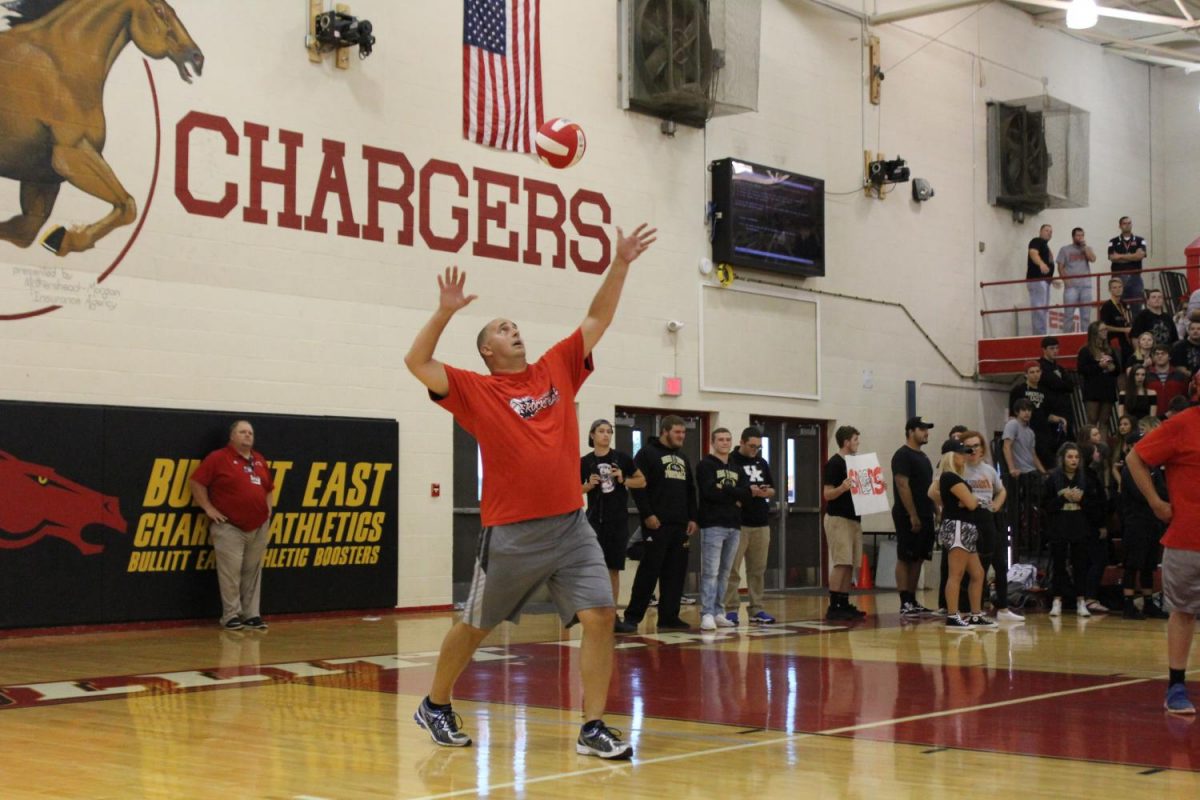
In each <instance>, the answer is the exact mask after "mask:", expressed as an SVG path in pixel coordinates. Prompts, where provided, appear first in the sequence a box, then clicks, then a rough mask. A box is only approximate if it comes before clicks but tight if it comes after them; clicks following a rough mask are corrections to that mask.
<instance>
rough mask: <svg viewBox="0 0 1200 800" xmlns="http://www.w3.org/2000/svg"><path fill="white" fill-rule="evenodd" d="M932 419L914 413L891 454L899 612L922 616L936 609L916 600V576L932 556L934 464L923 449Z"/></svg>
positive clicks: (927, 440)
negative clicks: (903, 439)
mask: <svg viewBox="0 0 1200 800" xmlns="http://www.w3.org/2000/svg"><path fill="white" fill-rule="evenodd" d="M932 427H933V423H931V422H926V421H925V420H923V419H921V418H920V417H912V418H911V419H909V420H908V422H906V423H905V424H904V436H905V442H904V445H903V446H901V447H900V449H899V450H897V451H896V452H895V454H894V455H893V456H892V480H893V481H894V482H895V484H896V495H895V504H894V505H893V506H892V524H893V525H894V526H895V527H896V590H897V591H898V592H899V593H900V614H901V615H903V616H906V617H919V616H921V615H923V614H930V615H932V614H933V613H934V612H933V611H931V610H930V609H928V608H925V607H924V606H922V605H921V604H920V603H918V602H917V580H918V579H919V578H920V576H921V567H922V566H923V562H925V561H929V560H930V559H931V558H933V536H934V530H933V501H932V500H930V499H929V495H928V492H929V486H930V484H932V483H933V465H932V464H930V463H929V458H928V457H926V455H925V454H924V453H922V452H921V448H922V447H923V446H924V445H926V444H928V443H929V429H930V428H932Z"/></svg>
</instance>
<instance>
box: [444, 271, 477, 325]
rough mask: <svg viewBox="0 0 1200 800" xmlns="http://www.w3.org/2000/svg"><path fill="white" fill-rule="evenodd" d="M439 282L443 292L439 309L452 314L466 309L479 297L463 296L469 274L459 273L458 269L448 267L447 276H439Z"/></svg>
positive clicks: (472, 295)
mask: <svg viewBox="0 0 1200 800" xmlns="http://www.w3.org/2000/svg"><path fill="white" fill-rule="evenodd" d="M437 282H438V289H439V290H440V292H441V294H440V296H439V297H438V307H439V308H441V309H443V310H445V311H449V312H450V313H451V314H453V313H454V312H456V311H458V310H459V309H462V308H466V307H467V306H469V305H470V304H471V302H472V301H473V300H475V299H476V298H477V297H479V295H476V294H463V287H464V286H465V285H466V283H467V273H466V272H459V271H458V267H446V274H445V276H442V275H438V279H437Z"/></svg>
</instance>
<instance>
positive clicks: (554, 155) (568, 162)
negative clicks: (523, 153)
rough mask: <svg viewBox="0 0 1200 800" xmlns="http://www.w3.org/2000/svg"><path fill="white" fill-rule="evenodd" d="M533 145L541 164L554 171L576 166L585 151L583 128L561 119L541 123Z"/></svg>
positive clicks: (556, 118) (585, 141)
mask: <svg viewBox="0 0 1200 800" xmlns="http://www.w3.org/2000/svg"><path fill="white" fill-rule="evenodd" d="M535 143H536V145H537V153H538V157H539V158H541V159H542V163H544V164H546V165H548V166H551V167H554V168H555V169H566V168H567V167H572V166H574V165H576V164H578V163H579V159H581V158H583V151H584V150H586V149H587V137H586V136H584V135H583V128H581V127H579V126H578V125H577V124H575V123H574V122H571V120H569V119H563V118H562V117H555V118H554V119H548V120H546V121H545V122H543V123H542V126H541V127H540V128H538V132H537V139H536V141H535Z"/></svg>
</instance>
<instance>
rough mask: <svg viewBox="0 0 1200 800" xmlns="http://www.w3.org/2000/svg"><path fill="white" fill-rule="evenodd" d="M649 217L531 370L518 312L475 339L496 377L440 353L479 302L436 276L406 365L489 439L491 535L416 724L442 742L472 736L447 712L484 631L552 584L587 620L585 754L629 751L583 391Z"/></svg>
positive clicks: (485, 451)
mask: <svg viewBox="0 0 1200 800" xmlns="http://www.w3.org/2000/svg"><path fill="white" fill-rule="evenodd" d="M654 234H655V230H654V229H649V230H647V228H646V226H645V225H639V226H638V227H637V229H635V230H634V231H633V233H632V234H630V235H629V236H625V235H624V234H623V233H622V232H621V229H620V228H617V241H616V248H615V250H616V257H615V259H614V260H613V262H612V264H611V265H610V266H609V268H608V271H607V273H606V274H605V276H604V281H603V282H602V283H601V284H600V288H599V289H598V290H597V292H596V295H595V297H594V298H593V299H592V303H591V306H590V307H589V308H588V311H587V315H586V316H585V317H584V319H583V322H582V323H581V324H580V325H579V327H578V328H577V329H576V330H575V331H573V332H572V333H571V334H570V335H569V336H567V338H565V339H563V340H562V341H560V342H559V343H558V344H556V345H554V346H553V347H551V348H550V349H549V350H547V351H546V353H545V354H544V355H543V356H542V357H541V359H539V360H538V361H536V362H534V363H532V364H530V363H529V362H528V361H527V360H526V356H525V341H524V340H523V339H522V338H521V333H520V331H519V330H518V328H517V325H516V323H515V322H513V321H512V320H508V319H504V318H497V319H493V320H492V321H491V322H489V323H488V324H487V325H485V326H483V330H481V331H480V332H479V335H478V336H477V337H476V339H475V346H476V348H477V349H478V351H479V355H480V356H481V357H482V358H483V363H484V364H485V365H486V366H487V369H488V372H489V373H490V374H488V375H481V374H479V373H475V372H468V371H466V370H461V369H456V368H455V367H451V366H449V365H446V364H443V363H442V362H440V361H438V360H436V359H435V358H434V357H433V353H434V350H435V348H436V347H437V343H438V340H439V339H440V338H441V335H442V332H443V331H444V330H445V328H446V325H447V324H448V323H449V322H450V318H451V317H453V316H454V314H455V313H456V312H458V311H460V310H461V309H463V308H465V307H466V306H467V305H469V304H470V303H471V302H472V301H473V300H475V299H476V296H475V295H468V294H465V293H464V285H465V283H466V278H467V276H466V273H465V272H459V270H458V267H453V268H450V267H447V268H446V271H445V275H444V276H438V288H439V290H440V297H439V300H438V307H437V310H436V311H434V312H433V316H432V317H431V318H430V320H429V321H428V322H427V323H426V324H425V327H423V328H422V329H421V330H420V332H419V333H417V336H416V339H414V340H413V343H412V347H411V348H410V349H409V351H408V354H407V355H406V356H405V357H404V363H405V365H406V366H407V367H408V369H409V371H410V372H412V374H413V375H414V376H416V378H417V380H419V381H420V382H421V383H423V384H424V385H425V387H426V388H427V389H429V394H430V398H431V399H432V400H433V401H434V402H435V403H437V404H438V405H440V406H441V407H442V408H444V409H446V410H447V411H449V412H450V413H451V414H453V415H454V419H455V420H456V421H457V422H458V424H459V425H461V426H462V427H463V428H464V429H465V430H467V432H469V433H470V434H471V435H473V436H474V437H475V439H476V440H477V441H478V442H479V449H480V453H481V454H482V458H483V497H482V500H481V502H480V512H481V516H482V522H483V529H482V530H481V531H480V534H479V547H478V550H477V555H476V561H475V577H474V578H473V579H472V581H471V591H470V594H469V595H468V597H467V603H466V606H465V607H464V609H463V614H462V618H461V619H460V620H459V621H458V622H457V623H455V625H454V626H453V627H452V628H451V629H450V631H449V632H448V633H447V634H446V637H445V639H444V640H443V641H442V648H441V653H440V654H439V656H438V661H437V668H436V670H435V673H434V677H433V684H432V686H431V687H430V690H429V694H428V696H426V697H425V699H424V700H422V701H421V704H420V706H419V707H418V708H417V711H416V713H415V714H413V718H414V719H415V720H416V722H417V724H418V725H420V726H421V727H422V728H424V729H425V730H426V731H428V732H429V735H430V737H431V738H432V739H433V741H434V742H436V743H437V744H439V745H442V746H445V747H466V746H468V745H470V744H471V738H470V737H469V736H467V734H466V733H464V732H463V731H462V730H460V727H461V725H462V721H461V719H460V718H459V717H458V715H457V714H455V713H454V711H453V709H452V708H451V694H452V692H453V689H454V684H455V682H456V681H457V679H458V676H459V675H460V674H462V671H463V670H464V669H465V668H466V666H467V664H468V663H469V662H470V661H471V656H472V655H473V654H474V652H475V650H476V648H478V647H479V644H480V643H481V642H482V641H483V639H484V637H485V636H487V635H488V632H489V631H490V630H491V629H492V628H494V627H495V626H496V625H499V624H500V623H501V622H503V621H504V620H509V621H510V622H517V621H518V620H519V619H520V616H521V608H522V606H523V605H524V604H525V601H526V600H527V599H528V598H529V596H530V595H531V594H532V593H533V591H534V590H535V589H536V588H537V587H538V586H540V585H541V584H543V583H544V584H546V585H547V586H548V588H549V590H550V596H551V598H552V599H553V601H554V604H555V606H556V607H557V609H558V613H559V616H560V618H561V619H562V621H563V624H564V625H566V626H568V627H569V626H570V625H572V624H573V623H574V622H575V621H576V620H577V621H579V622H580V623H581V624H582V625H583V641H582V646H581V649H580V670H581V672H582V677H583V712H584V719H585V720H586V722H585V723H584V725H583V727H582V729H581V730H580V733H579V738H578V740H577V741H576V744H575V750H576V752H578V753H580V754H582V755H592V756H599V757H600V758H608V759H621V758H631V757H632V755H633V749H632V747H631V746H630V745H629V744H628V743H627V742H625V741H623V740H622V739H621V735H622V734H621V732H620V731H617V730H614V729H612V728H609V727H608V726H606V725H605V724H604V721H603V716H604V707H605V704H606V703H607V701H608V684H609V677H610V676H611V674H612V660H613V622H614V620H615V618H616V617H615V614H616V608H615V606H616V603H615V601H614V599H613V594H612V583H611V581H610V579H609V575H608V567H607V566H605V562H604V554H603V552H602V551H601V549H600V544H599V542H598V541H597V539H596V532H595V531H594V530H592V527H591V525H590V524H589V523H588V521H587V517H586V516H585V514H584V512H583V496H582V495H581V494H580V492H579V481H578V480H576V477H577V476H578V474H579V422H578V420H577V419H576V418H575V394H576V392H577V391H578V390H579V388H580V386H582V384H583V382H584V380H586V379H587V377H588V375H590V374H591V372H592V369H593V365H592V357H591V353H592V349H593V348H594V347H595V346H596V343H597V342H598V341H600V337H601V336H602V335H603V334H604V331H605V330H606V329H607V328H608V326H609V324H611V323H612V320H613V316H614V314H615V313H616V310H617V302H618V300H620V297H621V290H622V288H623V287H624V285H625V277H626V275H627V274H628V272H629V265H630V264H631V263H632V262H633V261H634V260H636V259H637V257H638V256H640V255H641V254H642V253H643V252H644V251H645V250H646V248H647V247H649V246H650V245H651V244H652V243H653V242H654V240H655V237H654Z"/></svg>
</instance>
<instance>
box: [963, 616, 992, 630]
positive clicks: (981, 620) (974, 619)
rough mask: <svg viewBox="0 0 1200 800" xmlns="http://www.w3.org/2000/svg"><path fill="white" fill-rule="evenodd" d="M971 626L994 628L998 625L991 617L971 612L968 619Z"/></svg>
mask: <svg viewBox="0 0 1200 800" xmlns="http://www.w3.org/2000/svg"><path fill="white" fill-rule="evenodd" d="M968 622H969V623H970V624H971V627H972V628H983V629H985V630H987V629H994V628H999V627H1000V626H999V625H997V624H996V622H995V620H993V619H992V618H991V617H985V616H984V615H983V614H972V615H971V618H970V619H969V620H968Z"/></svg>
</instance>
